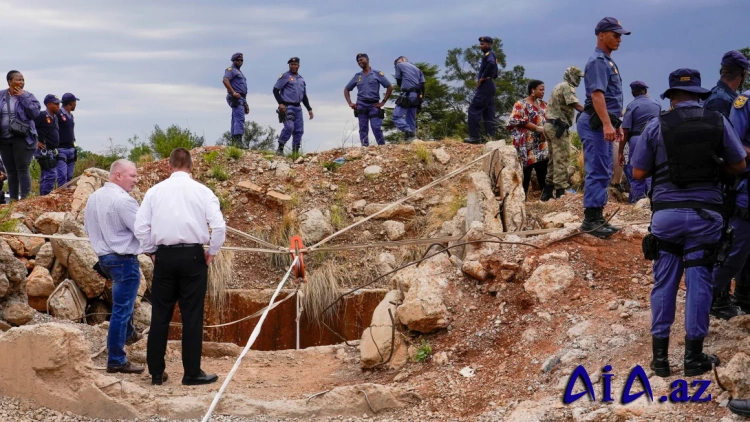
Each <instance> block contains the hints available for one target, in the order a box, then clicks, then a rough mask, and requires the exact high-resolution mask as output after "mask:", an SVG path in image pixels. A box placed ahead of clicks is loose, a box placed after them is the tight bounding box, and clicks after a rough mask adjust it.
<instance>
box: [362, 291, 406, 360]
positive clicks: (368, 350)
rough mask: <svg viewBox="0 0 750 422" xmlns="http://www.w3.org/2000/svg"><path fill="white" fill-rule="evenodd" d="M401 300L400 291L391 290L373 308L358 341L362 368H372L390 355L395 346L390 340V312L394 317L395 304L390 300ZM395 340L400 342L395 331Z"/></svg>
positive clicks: (398, 335)
mask: <svg viewBox="0 0 750 422" xmlns="http://www.w3.org/2000/svg"><path fill="white" fill-rule="evenodd" d="M401 300H403V294H402V293H401V291H399V290H391V291H390V292H388V293H387V294H386V295H385V298H383V300H382V301H381V302H380V303H379V304H378V306H377V307H376V308H375V311H374V312H373V314H372V322H371V323H370V327H368V328H367V329H365V331H364V332H363V333H362V341H361V342H360V343H359V351H360V355H361V361H360V363H361V365H362V367H363V368H372V367H373V366H375V365H377V364H379V363H382V362H385V360H386V359H388V357H389V356H390V355H391V348H393V347H394V346H396V345H394V344H393V343H392V342H391V340H392V338H393V323H392V322H391V314H392V315H393V317H394V319H395V317H396V306H394V305H392V304H391V303H390V302H394V303H398V302H400V301H401ZM388 310H390V311H391V314H389V313H388ZM396 342H397V343H400V342H401V336H400V334H399V333H396ZM390 363H392V362H390Z"/></svg>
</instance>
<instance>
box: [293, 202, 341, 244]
mask: <svg viewBox="0 0 750 422" xmlns="http://www.w3.org/2000/svg"><path fill="white" fill-rule="evenodd" d="M300 232H301V234H302V238H303V239H304V241H305V244H308V245H309V244H313V243H316V242H319V241H320V240H322V239H323V238H325V237H326V236H328V235H329V234H331V233H333V226H331V223H330V221H328V219H327V218H326V217H325V216H324V215H323V213H322V212H321V211H320V210H319V209H317V208H313V209H311V210H310V211H308V212H306V213H303V214H302V215H301V216H300Z"/></svg>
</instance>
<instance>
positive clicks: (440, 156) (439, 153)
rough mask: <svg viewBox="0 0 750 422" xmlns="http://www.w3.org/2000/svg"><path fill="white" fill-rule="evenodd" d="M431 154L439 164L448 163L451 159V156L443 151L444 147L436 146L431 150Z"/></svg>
mask: <svg viewBox="0 0 750 422" xmlns="http://www.w3.org/2000/svg"><path fill="white" fill-rule="evenodd" d="M432 155H433V156H434V157H435V159H436V160H437V161H438V163H440V164H448V163H449V162H450V161H451V156H450V154H448V153H447V152H446V151H445V148H442V147H440V148H436V149H433V150H432Z"/></svg>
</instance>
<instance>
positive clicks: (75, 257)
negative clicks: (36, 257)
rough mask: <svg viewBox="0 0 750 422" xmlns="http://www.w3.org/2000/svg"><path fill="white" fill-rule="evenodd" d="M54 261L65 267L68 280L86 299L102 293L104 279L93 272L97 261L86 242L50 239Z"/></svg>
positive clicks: (92, 250)
mask: <svg viewBox="0 0 750 422" xmlns="http://www.w3.org/2000/svg"><path fill="white" fill-rule="evenodd" d="M52 249H53V251H54V252H55V259H56V260H57V261H59V262H62V263H63V264H65V265H66V266H67V269H68V274H69V275H70V278H71V279H72V280H73V281H75V283H76V284H77V285H78V287H80V288H81V291H82V292H83V293H84V294H85V295H86V297H87V298H94V297H97V296H99V295H100V294H101V293H102V292H103V291H104V282H105V279H104V277H102V276H100V275H99V273H97V272H96V271H95V270H94V268H93V267H94V264H96V263H97V261H99V258H98V257H97V256H96V253H95V252H94V249H93V248H92V247H91V244H90V243H88V242H83V241H78V240H67V239H52Z"/></svg>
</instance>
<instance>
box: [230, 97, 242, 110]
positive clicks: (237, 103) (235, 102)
mask: <svg viewBox="0 0 750 422" xmlns="http://www.w3.org/2000/svg"><path fill="white" fill-rule="evenodd" d="M230 101H231V102H230V103H229V106H230V107H232V108H235V107H239V106H240V99H239V98H234V96H232V99H231V100H230Z"/></svg>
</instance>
